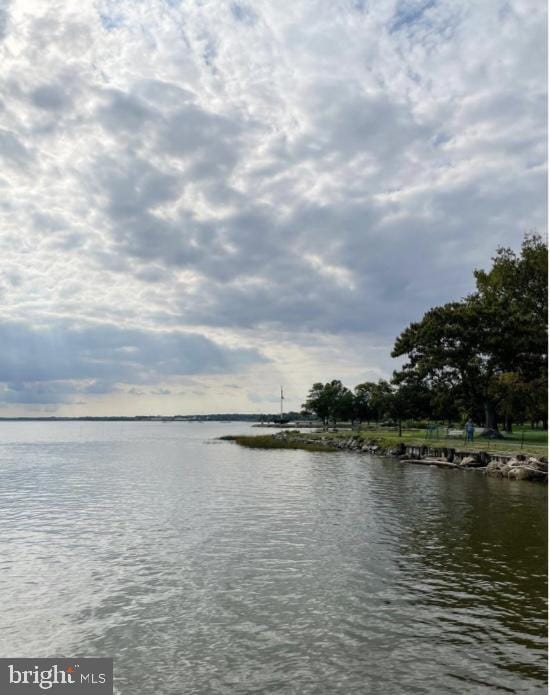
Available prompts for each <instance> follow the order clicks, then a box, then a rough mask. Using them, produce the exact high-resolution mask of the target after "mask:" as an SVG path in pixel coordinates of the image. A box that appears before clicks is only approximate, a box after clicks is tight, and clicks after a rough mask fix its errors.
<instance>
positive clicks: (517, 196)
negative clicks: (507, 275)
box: [0, 0, 546, 412]
mask: <svg viewBox="0 0 550 695" xmlns="http://www.w3.org/2000/svg"><path fill="white" fill-rule="evenodd" d="M544 27H545V9H544V8H543V7H542V6H538V7H535V6H533V4H532V3H528V2H524V1H523V0H491V1H490V2H485V3H475V2H473V1H472V2H464V3H460V4H457V3H456V2H454V1H452V0H441V1H439V2H437V1H435V0H422V1H420V0H419V1H417V0H398V1H394V0H382V1H380V2H376V3H374V2H368V1H362V0H338V1H337V2H327V1H326V0H323V1H321V0H318V1H313V2H312V1H311V0H303V1H301V2H292V3H273V2H268V0H254V1H252V0H250V1H248V2H246V3H245V2H221V1H219V0H208V1H206V2H205V1H204V0H189V1H188V2H185V3H180V2H177V1H175V0H171V1H168V0H167V1H164V0H147V1H146V2H143V3H135V2H133V1H131V0H117V1H116V2H115V1H114V0H105V1H102V2H96V3H89V4H87V3H84V4H82V3H76V2H74V1H72V0H63V1H61V0H60V1H57V2H50V3H47V4H44V3H39V2H31V1H29V0H25V1H23V0H15V1H13V2H12V3H11V4H7V5H5V7H4V9H3V10H2V13H1V14H0V60H1V63H0V64H1V66H2V67H1V68H0V86H1V91H0V93H1V94H2V95H3V96H2V100H1V103H0V159H1V160H2V167H1V168H0V230H1V231H0V252H1V254H2V259H3V263H2V277H1V278H0V297H1V299H2V303H1V307H0V319H2V320H3V321H4V322H6V323H7V322H13V321H17V322H19V323H24V324H26V326H27V328H28V330H29V331H33V330H38V329H39V328H40V327H41V326H44V324H45V323H46V322H48V321H52V322H53V323H54V325H60V324H59V322H62V323H63V325H72V326H74V327H75V329H78V330H80V329H81V328H82V327H83V326H85V325H86V322H92V323H93V324H94V325H96V326H101V325H102V324H104V325H106V326H109V325H111V324H113V323H114V324H118V325H120V326H121V327H123V328H124V330H126V331H137V332H139V333H140V335H143V336H145V335H151V336H153V335H154V336H156V337H155V340H161V338H159V336H161V337H162V336H164V339H165V340H166V341H168V342H167V344H168V343H169V342H170V338H169V337H168V336H169V335H170V334H171V332H173V331H180V332H186V331H189V330H192V331H193V332H194V333H201V334H202V335H204V336H205V339H206V340H209V339H211V338H212V336H213V335H214V334H215V335H216V337H217V338H216V339H217V340H221V341H222V343H225V344H233V345H241V346H244V347H246V348H254V347H256V348H257V349H259V350H261V351H262V352H263V354H264V355H268V356H269V357H270V359H271V360H272V364H271V366H270V368H271V369H272V371H273V372H274V373H275V372H276V373H277V376H276V377H275V378H276V379H280V378H282V379H284V378H285V375H288V374H289V373H290V372H292V373H295V371H296V364H298V363H300V359H302V358H300V359H298V358H297V357H296V354H295V351H294V349H293V350H291V349H290V347H289V343H288V335H289V331H292V334H293V335H294V338H293V340H294V346H295V350H297V351H298V353H299V354H300V355H302V356H303V360H302V367H301V369H302V372H303V375H304V376H303V379H302V378H301V379H300V380H299V381H300V384H302V381H303V380H305V379H306V378H307V379H309V378H313V379H315V378H316V377H317V375H321V374H323V375H326V378H329V377H330V376H331V374H329V373H328V372H329V371H330V368H331V364H330V358H328V357H327V354H328V353H323V354H319V353H318V352H316V351H315V350H314V349H313V347H312V346H311V345H309V344H307V343H308V341H307V334H308V332H311V334H315V335H316V336H318V339H319V340H320V341H321V342H323V341H325V342H327V344H329V343H330V344H331V345H334V346H340V349H342V347H343V346H348V345H351V344H353V345H354V347H355V352H354V353H353V354H351V353H349V351H344V352H345V354H346V358H347V359H348V360H349V362H347V363H346V364H348V365H349V366H348V367H346V366H345V365H340V366H339V369H341V370H342V372H344V371H346V373H348V374H349V378H350V379H353V378H359V377H360V375H361V374H364V373H365V371H366V370H367V371H368V370H371V371H372V373H381V372H386V373H387V371H388V370H389V369H391V366H390V364H389V361H388V359H387V355H386V356H385V357H382V356H381V351H380V350H375V349H372V346H373V345H384V346H387V347H388V349H389V347H390V345H391V339H392V338H393V337H394V336H395V334H396V333H397V332H399V331H400V330H401V328H403V327H404V325H405V324H406V323H408V322H409V321H410V320H412V319H414V318H417V317H418V316H419V315H421V314H422V312H423V311H425V310H426V309H427V308H429V307H430V306H432V305H433V304H436V303H440V302H442V301H446V300H448V299H451V298H454V297H457V296H461V295H462V294H464V293H465V292H467V291H468V290H469V289H470V288H471V283H472V276H471V270H472V268H473V266H475V265H478V266H479V265H482V264H487V262H488V259H489V257H490V255H491V254H492V252H493V251H494V249H495V247H496V246H497V245H499V244H505V245H507V244H511V245H513V246H517V245H518V243H519V241H520V239H521V235H522V233H523V232H524V231H526V230H528V229H533V228H535V229H539V230H540V231H542V230H543V229H544V228H545V224H546V219H545V210H546V202H545V201H546V198H545V191H546V188H545V186H546V183H545V182H546V145H545V143H546V95H545V81H546V74H545V69H546V65H545V62H544V49H545V46H546V37H545V31H544ZM262 332H263V333H262ZM262 335H269V336H270V340H271V341H273V343H266V341H265V339H264V338H263V337H262ZM282 336H284V341H285V344H287V348H288V349H287V350H286V352H284V353H281V352H280V351H278V350H277V349H275V347H273V346H276V345H277V343H278V342H280V341H281V340H282V339H283V338H282ZM351 336H353V337H351ZM21 340H25V338H24V337H22V338H21ZM158 346H160V343H158ZM65 347H66V348H67V350H70V349H81V348H77V347H76V346H75V345H74V344H73V343H71V340H70V339H67V342H66V346H65ZM272 348H273V349H272ZM159 349H160V348H159ZM335 349H336V350H338V347H335ZM291 352H292V354H293V355H294V357H293V358H292V360H290V358H289V357H288V355H289V354H290V353H291ZM285 355H286V357H285ZM77 359H78V356H74V360H77ZM213 364H214V365H215V364H216V362H215V360H214V362H213ZM50 366H51V365H50ZM266 368H267V367H265V365H264V366H256V367H252V366H251V367H249V368H248V371H246V369H244V368H243V370H244V371H243V373H242V375H241V380H240V382H239V383H241V384H242V385H243V394H244V392H245V390H246V389H248V392H249V393H251V394H254V396H253V398H254V403H255V402H256V401H257V400H258V397H260V400H261V397H262V396H261V394H260V396H258V389H257V387H256V383H255V380H257V379H258V372H257V371H255V370H258V369H259V370H262V369H266ZM44 369H45V376H44V379H45V381H44V382H40V383H41V384H42V385H41V386H40V389H41V393H42V394H43V396H42V397H43V398H46V397H47V394H48V393H49V394H50V397H51V399H52V400H55V399H58V400H59V401H62V400H63V398H64V397H65V396H64V395H63V393H64V392H63V389H64V388H65V387H64V386H63V387H62V386H59V384H58V383H57V381H56V379H57V378H58V377H57V376H56V375H55V373H54V371H55V370H52V371H51V373H49V374H48V373H47V369H48V363H47V362H46V361H45V362H44ZM200 369H201V370H203V372H204V373H205V374H207V373H208V372H210V371H212V364H209V363H208V361H207V360H205V361H204V362H203V363H201V365H200ZM195 371H196V370H195ZM334 376H336V377H337V376H340V374H336V373H334ZM68 378H69V379H70V378H72V377H68ZM90 378H92V379H101V375H97V374H94V375H91V377H90ZM124 378H127V379H129V378H130V377H129V376H127V377H124V375H123V374H122V373H121V374H119V375H116V374H113V375H112V376H111V377H110V379H111V380H110V381H105V382H101V384H100V385H98V386H97V387H96V388H97V389H100V388H102V389H103V390H104V392H105V393H106V394H107V396H106V398H107V397H108V393H109V384H112V385H113V389H114V388H116V387H115V384H117V383H120V382H122V381H123V380H124ZM156 378H157V379H158V383H157V384H156V386H155V387H154V388H151V389H149V392H143V389H141V388H138V389H137V390H138V391H140V393H141V392H143V393H142V395H140V396H139V398H140V401H139V408H140V411H141V412H143V409H144V408H147V405H148V404H151V406H153V405H156V404H157V401H155V400H154V398H160V397H161V395H162V398H163V399H164V400H163V403H165V402H167V401H168V402H169V405H168V406H166V407H169V408H173V407H174V406H175V401H174V400H170V399H171V396H172V394H164V393H163V394H161V392H163V391H167V390H169V391H174V393H176V392H179V391H178V389H172V390H171V389H170V383H166V381H163V380H162V379H163V378H164V377H162V378H161V377H160V375H157V377H156ZM174 378H176V377H174ZM213 378H214V379H215V378H216V377H210V376H205V379H207V380H209V381H208V383H209V388H210V390H212V389H214V390H215V385H214V384H213V382H211V381H210V379H213ZM3 379H4V380H5V381H4V383H5V384H8V385H9V384H10V383H12V382H13V383H15V382H16V381H17V380H16V378H15V377H13V378H12V379H11V381H10V375H9V374H7V373H6V374H5V375H4V377H3ZM132 379H134V382H132V381H128V383H130V384H131V383H135V384H139V383H140V381H139V379H138V378H137V377H136V375H135V374H134V375H133V376H132ZM49 381H51V384H49V385H48V382H49ZM25 383H35V382H33V381H32V380H30V381H29V380H28V381H26V382H25ZM93 383H95V382H93ZM98 383H99V382H98ZM220 383H221V382H220ZM273 387H274V388H275V386H273ZM75 388H76V391H79V390H84V391H86V388H88V389H89V390H88V392H87V393H86V392H84V393H82V394H80V393H79V395H78V398H79V399H81V400H82V401H83V403H85V402H86V398H87V397H88V396H90V397H91V395H92V394H91V391H93V389H94V387H93V386H92V385H90V384H88V385H87V386H86V385H85V384H84V385H82V384H81V385H79V386H77V387H75ZM220 388H222V387H220ZM269 388H271V385H270V386H269ZM300 388H302V386H300ZM10 389H11V390H10ZM25 389H27V391H25ZM201 389H203V386H202V385H201V386H200V387H198V390H199V391H200V392H201V393H203V392H204V393H205V394H207V392H208V391H209V389H203V391H201ZM90 390H91V391H90ZM196 390H197V389H195V391H196ZM222 390H223V389H222ZM8 391H9V393H8ZM128 391H129V389H128V390H127V391H124V389H123V392H121V391H120V390H119V391H114V390H113V392H112V398H113V399H114V400H113V401H112V404H113V407H114V406H115V405H116V407H120V406H121V403H122V401H121V400H120V399H121V398H123V397H126V398H127V399H128V402H131V397H132V394H129V393H128ZM152 391H155V393H152ZM230 391H231V390H227V389H226V390H225V391H224V393H225V394H226V395H227V398H228V399H229V397H230V396H229V392H230ZM233 391H234V390H233ZM2 393H4V396H5V397H4V400H6V401H10V402H13V401H14V400H16V399H17V398H18V396H17V393H20V394H21V398H22V399H23V398H28V399H30V400H32V398H33V396H31V395H28V387H25V388H24V389H20V390H19V391H17V389H15V390H14V389H13V388H11V387H9V386H6V387H5V390H4V391H3V392H2ZM190 393H191V391H189V394H190ZM134 395H135V397H136V398H137V395H136V394H134ZM0 397H1V396H0ZM148 397H150V399H151V400H149V401H147V400H145V401H144V400H143V399H147V398H148ZM269 397H270V394H269V393H267V392H266V394H265V404H266V405H268V404H269ZM184 398H185V399H186V400H184V406H185V409H187V411H193V410H194V405H195V404H196V402H197V400H196V394H195V395H194V396H193V395H189V396H188V397H184ZM208 398H209V396H207V395H205V396H204V399H205V400H203V401H201V404H202V406H203V410H204V409H209V405H208V404H209V403H211V409H215V408H216V405H215V404H216V403H218V402H219V401H218V400H217V399H218V398H219V394H218V396H215V397H214V396H213V397H212V400H211V401H209V400H208ZM231 398H232V399H233V400H232V401H230V400H228V401H227V403H234V404H235V407H231V405H228V406H227V409H228V410H238V409H244V408H246V407H248V406H250V407H252V405H253V402H252V401H248V400H247V399H246V396H245V395H241V394H239V395H238V396H236V395H235V393H233V394H232V396H231ZM296 398H298V399H299V398H300V397H299V396H296ZM194 399H195V400H194ZM105 402H108V401H104V402H102V403H103V404H105ZM294 405H299V403H296V404H294ZM131 407H132V406H127V407H126V406H125V408H126V410H128V408H129V409H130V410H131ZM161 407H165V406H164V405H162V406H161ZM82 408H83V409H84V410H85V408H86V405H82Z"/></svg>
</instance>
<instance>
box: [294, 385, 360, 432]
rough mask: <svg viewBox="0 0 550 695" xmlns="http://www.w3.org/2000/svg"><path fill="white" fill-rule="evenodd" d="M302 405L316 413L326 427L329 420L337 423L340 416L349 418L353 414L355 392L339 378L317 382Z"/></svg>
mask: <svg viewBox="0 0 550 695" xmlns="http://www.w3.org/2000/svg"><path fill="white" fill-rule="evenodd" d="M302 407H303V408H304V409H305V410H306V411H308V412H312V413H315V414H316V415H317V417H318V418H319V419H320V420H322V422H323V425H324V426H325V427H327V426H328V423H329V420H332V422H333V424H334V425H336V421H337V420H338V419H339V418H340V419H348V418H351V417H352V416H353V394H352V393H351V391H350V390H349V389H348V388H346V387H345V386H344V385H343V384H342V382H341V381H339V380H338V379H334V380H333V381H330V382H328V383H326V384H322V383H321V382H317V383H315V384H313V386H312V387H311V389H310V391H309V394H308V396H307V399H306V402H305V403H304V405H303V406H302Z"/></svg>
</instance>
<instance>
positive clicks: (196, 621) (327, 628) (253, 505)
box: [0, 423, 547, 695]
mask: <svg viewBox="0 0 550 695" xmlns="http://www.w3.org/2000/svg"><path fill="white" fill-rule="evenodd" d="M242 430H247V426H246V425H243V424H242V423H241V424H232V425H227V424H183V423H166V424H162V423H141V424H137V423H131V424H129V423H9V424H8V423H2V424H0V476H1V477H0V480H1V482H0V493H1V495H0V505H1V506H0V597H1V598H2V606H3V609H2V613H1V617H0V628H1V629H0V656H37V657H38V656H52V655H67V656H73V655H81V656H84V655H88V656H110V655H112V656H114V657H115V676H116V688H117V692H119V693H123V694H124V695H126V694H128V695H134V694H135V693H140V694H142V695H148V694H151V695H153V694H155V693H158V694H164V693H166V694H174V695H176V694H180V693H186V694H195V693H196V694H199V693H200V694H201V695H202V694H210V693H220V694H222V693H228V694H229V693H231V694H233V693H326V694H327V695H329V694H330V695H332V694H333V693H346V694H348V693H381V694H386V693H407V694H408V693H434V694H436V693H489V692H491V693H492V692H495V693H496V692H504V693H505V692H512V693H539V692H540V693H543V692H546V688H545V682H546V653H547V652H546V649H547V644H546V638H545V635H546V593H547V588H546V580H547V577H546V495H547V490H546V488H545V487H543V486H539V485H535V484H531V483H525V482H509V481H504V480H497V479H485V478H484V477H483V476H481V475H480V474H479V473H477V472H457V471H453V470H440V469H431V468H424V467H407V466H406V464H401V463H399V462H395V461H387V460H385V461H383V460H380V459H376V458H374V457H367V456H364V455H357V454H353V453H350V452H339V453H334V454H326V453H308V452H304V451H280V450H273V451H253V450H248V449H241V448H239V447H237V446H236V445H234V444H233V443H230V442H219V441H215V440H214V437H216V436H218V435H220V434H224V433H228V432H232V433H235V432H238V431H242Z"/></svg>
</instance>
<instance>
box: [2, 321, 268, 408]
mask: <svg viewBox="0 0 550 695" xmlns="http://www.w3.org/2000/svg"><path fill="white" fill-rule="evenodd" d="M263 359H264V358H262V356H261V355H259V354H258V353H257V352H255V351H253V350H246V349H233V348H226V347H223V346H221V345H219V344H217V343H215V342H214V341H212V340H209V339H207V338H205V337H204V336H201V335H196V334H192V333H182V332H175V331H172V332H162V333H160V332H153V331H144V330H128V329H124V328H120V327H117V326H112V325H106V324H104V325H91V326H84V327H82V328H71V327H69V326H67V325H64V324H59V325H57V326H48V327H43V326H35V327H30V326H28V325H26V324H24V323H3V324H1V325H0V383H2V382H3V384H4V387H3V390H0V402H2V401H3V402H6V403H15V402H17V403H58V402H65V401H67V400H69V401H70V400H71V398H72V397H73V396H74V394H89V395H92V394H103V393H110V392H113V391H114V390H116V384H117V383H121V382H124V383H130V384H155V383H158V382H159V381H162V380H164V379H166V378H170V377H178V376H184V375H192V374H217V373H221V374H226V373H228V372H235V371H238V370H240V369H244V368H246V367H247V366H248V365H250V364H254V363H258V362H261V361H263ZM154 393H156V394H161V395H166V394H167V393H168V391H167V390H166V389H161V390H157V391H155V392H154Z"/></svg>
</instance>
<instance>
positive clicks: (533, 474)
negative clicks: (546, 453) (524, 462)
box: [508, 466, 547, 480]
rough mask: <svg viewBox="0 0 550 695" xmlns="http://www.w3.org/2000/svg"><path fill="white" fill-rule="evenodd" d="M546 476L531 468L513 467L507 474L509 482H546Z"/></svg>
mask: <svg viewBox="0 0 550 695" xmlns="http://www.w3.org/2000/svg"><path fill="white" fill-rule="evenodd" d="M546 477H547V474H546V473H544V472H543V471H539V469H538V468H534V467H532V466H515V467H514V468H511V469H510V471H509V472H508V478H509V480H546Z"/></svg>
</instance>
